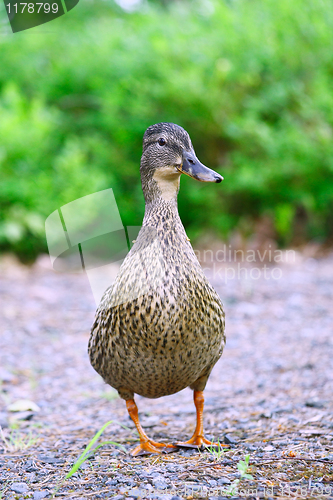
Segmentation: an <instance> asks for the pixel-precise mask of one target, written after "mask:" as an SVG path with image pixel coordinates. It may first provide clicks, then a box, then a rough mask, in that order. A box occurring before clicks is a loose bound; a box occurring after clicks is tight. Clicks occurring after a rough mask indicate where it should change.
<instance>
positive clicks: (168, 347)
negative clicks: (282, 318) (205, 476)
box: [88, 123, 225, 455]
mask: <svg viewBox="0 0 333 500" xmlns="http://www.w3.org/2000/svg"><path fill="white" fill-rule="evenodd" d="M140 172H141V181H142V190H143V194H144V197H145V202H146V210H145V216H144V220H143V224H142V228H141V230H140V232H139V235H138V237H137V239H136V241H135V242H134V245H133V247H132V248H131V250H130V252H129V253H128V255H127V257H126V259H125V260H124V262H123V264H122V266H121V268H120V270H119V273H118V276H117V278H116V280H115V282H114V284H113V285H112V286H111V287H109V288H108V289H107V290H106V291H105V293H104V295H103V297H102V300H101V303H100V305H99V307H98V309H97V312H96V317H95V322H94V325H93V327H92V331H91V336H90V341H89V348H88V350H89V355H90V360H91V364H92V366H93V367H94V368H95V370H96V371H97V372H98V373H99V374H100V375H101V376H102V377H103V379H104V380H105V382H106V383H108V384H110V385H111V386H112V387H114V388H115V389H117V391H118V393H119V395H120V397H122V398H123V399H125V400H126V405H127V409H128V412H129V415H130V417H131V418H132V420H133V422H134V423H135V425H136V428H137V430H138V432H139V435H140V445H139V446H137V447H136V448H135V449H134V450H133V452H132V455H139V454H143V453H161V452H167V451H172V449H174V448H175V447H174V446H173V445H167V444H164V443H156V442H154V441H152V440H151V439H149V438H148V436H147V435H146V434H145V432H144V430H143V429H142V427H141V424H140V422H139V417H138V409H137V406H136V404H135V402H134V393H136V394H140V395H141V396H144V397H147V398H159V397H161V396H166V395H169V394H174V393H176V392H178V391H181V390H182V389H184V388H185V387H188V386H189V387H190V388H191V389H193V390H194V404H195V406H196V411H197V425H196V429H195V432H194V434H193V437H192V438H191V439H190V440H189V441H187V442H186V443H179V445H182V446H186V445H187V446H191V447H192V446H195V447H196V446H198V447H201V446H202V445H203V444H211V443H210V441H208V440H207V439H205V437H204V435H203V418H202V413H203V406H204V397H203V390H204V388H205V386H206V383H207V380H208V377H209V375H210V372H211V370H212V368H213V366H214V365H215V363H216V362H217V361H218V359H219V358H220V357H221V354H222V350H223V347H224V344H225V335H224V312H223V306H222V303H221V301H220V298H219V296H218V294H217V293H216V292H215V290H214V289H213V288H212V287H211V285H210V284H209V282H208V281H207V279H206V277H205V275H204V273H203V271H202V269H201V267H200V264H199V262H198V260H197V258H196V255H195V253H194V251H193V249H192V246H191V244H190V242H189V239H188V238H187V236H186V233H185V230H184V227H183V225H182V222H181V220H180V217H179V214H178V209H177V194H178V190H179V180H180V176H181V174H182V173H184V174H186V175H189V176H190V177H193V178H194V179H197V180H199V181H202V182H221V181H222V179H223V177H221V176H220V175H219V174H218V173H216V172H214V171H213V170H211V169H209V168H207V167H205V166H204V165H203V164H202V163H200V161H199V160H198V158H197V157H196V155H195V152H194V149H193V146H192V143H191V140H190V137H189V135H188V133H187V132H186V131H185V130H184V129H183V128H182V127H179V126H178V125H175V124H173V123H158V124H156V125H152V126H151V127H149V128H148V129H147V130H146V132H145V134H144V137H143V154H142V158H141V167H140Z"/></svg>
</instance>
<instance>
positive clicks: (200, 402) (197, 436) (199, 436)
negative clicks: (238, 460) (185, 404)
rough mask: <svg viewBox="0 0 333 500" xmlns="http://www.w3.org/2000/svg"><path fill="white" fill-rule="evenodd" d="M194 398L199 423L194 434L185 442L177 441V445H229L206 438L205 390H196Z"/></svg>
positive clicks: (187, 446)
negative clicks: (204, 417) (204, 415)
mask: <svg viewBox="0 0 333 500" xmlns="http://www.w3.org/2000/svg"><path fill="white" fill-rule="evenodd" d="M193 399H194V404H195V408H196V410H197V425H196V428H195V431H194V434H193V436H192V437H191V439H189V440H188V441H185V442H184V443H176V445H177V446H183V447H186V448H201V447H202V446H203V445H208V446H214V447H215V446H218V447H223V446H227V445H225V444H221V443H213V442H211V441H209V440H208V439H206V438H205V436H204V432H203V409H204V403H205V398H204V394H203V391H194V393H193Z"/></svg>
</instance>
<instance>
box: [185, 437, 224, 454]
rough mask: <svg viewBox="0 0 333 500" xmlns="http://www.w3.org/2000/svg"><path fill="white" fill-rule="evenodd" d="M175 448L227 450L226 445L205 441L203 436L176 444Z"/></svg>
mask: <svg viewBox="0 0 333 500" xmlns="http://www.w3.org/2000/svg"><path fill="white" fill-rule="evenodd" d="M176 446H179V448H199V449H200V450H204V449H205V448H208V447H212V448H217V449H221V448H225V447H226V448H229V446H228V445H227V444H224V443H213V442H212V441H209V440H208V439H206V438H205V437H204V436H198V435H194V436H192V437H191V439H189V440H188V441H185V442H180V443H176Z"/></svg>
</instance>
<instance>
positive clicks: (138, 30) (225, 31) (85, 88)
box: [0, 0, 333, 260]
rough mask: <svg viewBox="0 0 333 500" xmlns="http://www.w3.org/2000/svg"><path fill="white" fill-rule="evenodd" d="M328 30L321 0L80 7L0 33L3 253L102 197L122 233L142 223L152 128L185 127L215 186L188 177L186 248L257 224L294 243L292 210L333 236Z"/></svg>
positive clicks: (39, 243)
mask: <svg viewBox="0 0 333 500" xmlns="http://www.w3.org/2000/svg"><path fill="white" fill-rule="evenodd" d="M163 3H165V2H163ZM1 14H2V15H3V16H4V14H5V12H4V9H3V8H2V11H1ZM1 26H2V29H3V27H4V23H2V25H1ZM332 33H333V9H332V6H331V3H330V0H294V1H293V2H290V0H280V1H279V2H276V1H275V0H251V1H250V0H197V1H195V0H193V1H190V2H186V1H183V2H174V3H170V4H167V5H164V6H163V5H161V4H159V3H158V2H151V3H149V2H148V3H145V4H143V6H142V7H141V8H140V9H139V10H137V11H135V12H125V11H123V10H122V9H121V8H120V7H119V6H118V5H116V4H114V3H113V2H112V1H111V0H109V1H108V2H106V1H104V2H103V1H101V2H97V1H88V0H86V1H85V2H80V3H79V5H78V6H77V7H76V8H75V9H73V10H72V11H71V12H70V13H69V14H67V15H66V16H63V17H61V18H58V19H57V20H55V21H52V23H49V24H46V25H44V26H43V27H42V28H34V29H32V30H28V31H26V32H21V33H17V34H15V35H8V36H2V37H0V46H1V49H0V50H1V64H0V175H1V182H0V248H1V249H2V250H6V249H12V250H14V251H16V252H17V253H18V254H19V255H20V256H21V257H22V258H24V259H26V260H29V259H32V258H34V257H35V256H36V255H37V254H38V252H40V251H45V249H46V241H45V234H44V221H45V218H46V217H47V216H48V215H49V214H50V213H51V212H52V211H54V210H55V209H57V208H58V207H60V206H61V205H63V204H65V203H68V202H70V201H72V200H74V199H76V198H78V197H81V196H85V195H87V194H90V193H92V192H95V191H98V190H101V189H106V188H109V187H112V188H113V189H114V192H115V196H116V199H117V201H118V205H119V209H120V213H121V216H122V219H123V223H124V224H125V225H136V224H140V223H141V221H142V217H143V212H144V203H143V196H142V193H141V186H140V178H139V161H140V155H141V142H142V135H143V132H144V130H145V129H146V127H147V126H149V125H151V124H152V123H156V122H160V121H172V122H175V123H178V124H179V125H182V126H183V127H184V128H185V129H187V130H188V132H189V133H190V135H191V138H192V142H193V144H194V146H195V149H196V152H197V154H198V157H199V158H200V159H201V161H202V162H203V163H205V164H207V165H208V166H210V167H211V168H214V169H217V170H218V171H219V172H220V173H222V175H223V176H224V177H225V181H224V183H222V184H220V185H216V186H212V185H205V184H201V183H197V182H195V181H194V180H192V179H189V178H182V182H181V184H182V187H181V194H180V197H179V208H180V213H181V216H182V219H183V222H184V224H185V226H186V228H187V230H188V234H189V235H190V236H191V237H192V238H193V237H197V236H199V235H200V234H201V233H202V232H203V231H207V230H211V231H214V232H215V233H216V235H219V236H222V237H224V238H225V237H227V236H228V235H229V234H230V232H231V231H232V230H233V228H235V227H236V226H238V227H241V229H242V231H243V232H244V233H245V234H250V233H251V231H252V230H253V224H254V221H256V220H257V219H258V218H259V217H260V216H262V215H265V216H269V217H271V218H272V220H273V221H274V225H275V230H276V235H277V239H278V241H279V243H280V244H282V245H288V244H292V243H293V242H294V241H293V238H294V233H295V224H296V222H297V217H298V214H302V221H303V222H302V223H303V226H304V227H303V237H304V238H317V239H321V240H323V239H327V238H329V237H331V236H332V233H333V215H332V214H333V141H332V125H333V92H332V78H333V57H332V53H333V47H332V45H333V44H332V41H333V37H332Z"/></svg>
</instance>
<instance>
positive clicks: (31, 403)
mask: <svg viewBox="0 0 333 500" xmlns="http://www.w3.org/2000/svg"><path fill="white" fill-rule="evenodd" d="M295 255H296V254H295ZM291 260H292V262H291V263H289V264H286V263H285V264H281V263H279V264H278V265H277V264H276V263H275V264H268V267H267V268H266V272H264V263H263V262H261V263H260V268H259V272H258V264H257V268H254V267H244V266H243V265H242V268H243V269H239V264H232V265H231V264H225V263H219V262H217V263H216V262H215V263H214V264H210V266H209V267H210V268H211V269H210V270H207V273H208V274H209V275H210V279H211V282H212V284H213V285H214V286H215V288H216V289H217V290H218V292H219V294H220V295H221V297H222V300H223V302H224V304H225V310H226V322H227V345H226V348H225V352H224V354H223V356H222V359H221V360H220V361H219V363H218V364H217V365H216V366H215V368H214V370H213V373H212V375H211V377H210V380H209V382H208V385H207V388H206V391H205V397H206V405H205V413H204V421H205V429H206V435H207V436H211V437H214V438H215V440H217V439H219V441H220V442H221V443H222V442H223V443H226V444H228V448H224V449H223V451H221V452H214V451H213V450H207V451H202V452H197V451H195V450H179V451H177V452H176V453H172V454H168V455H161V456H145V457H137V458H132V457H131V456H130V455H129V454H128V451H129V450H130V449H131V448H133V446H134V444H135V443H136V442H137V441H138V436H137V434H136V432H135V429H134V428H133V427H134V426H133V425H132V423H131V421H130V419H129V418H128V416H127V412H126V408H125V403H124V401H122V400H120V399H119V398H118V397H117V394H116V393H115V391H113V390H112V389H111V388H110V387H108V386H106V385H105V384H104V383H103V381H102V380H101V379H100V377H99V376H98V375H97V374H96V373H95V372H94V370H93V369H92V368H91V367H90V364H89V360H88V356H87V343H88V338H89V329H90V326H91V324H92V321H93V316H94V311H95V304H94V301H93V297H92V293H91V291H90V288H89V284H88V281H87V279H86V277H85V276H84V275H70V274H68V275H67V274H56V273H54V272H53V271H51V270H49V269H47V265H46V262H47V258H46V257H41V258H40V259H39V260H38V261H37V263H36V264H35V265H34V266H33V267H30V268H28V267H24V266H22V265H20V264H18V263H17V262H16V261H15V260H14V259H13V258H12V257H8V256H6V257H3V258H2V260H0V272H1V281H0V297H1V318H0V331H1V336H0V425H1V427H2V431H1V435H0V498H5V499H21V498H33V499H34V500H38V499H41V498H51V496H52V494H53V493H54V492H55V490H56V488H58V490H57V491H56V493H55V496H56V497H60V498H73V499H74V498H75V499H94V498H114V499H119V500H120V499H123V498H143V499H145V498H153V499H157V500H158V499H161V500H171V499H173V500H177V499H182V498H186V499H188V500H190V499H192V498H211V499H216V498H230V497H232V498H253V499H255V498H267V499H269V498H274V499H275V498H280V499H282V498H307V499H311V498H325V499H333V413H332V407H333V402H332V389H333V377H332V374H333V335H332V326H333V307H332V306H333V300H332V299H333V254H331V255H329V256H327V257H326V258H323V259H320V260H316V259H313V258H305V257H301V256H299V255H296V258H294V259H291ZM217 264H218V265H217ZM205 267H207V265H205ZM274 269H277V270H276V271H274V273H275V274H272V273H273V270H274ZM246 274H247V276H246ZM136 399H137V404H138V406H139V411H140V417H141V420H142V424H143V426H144V427H145V428H146V429H147V432H148V434H149V435H150V436H151V437H153V438H154V439H155V440H160V441H161V440H165V441H167V442H175V441H178V440H185V439H186V438H189V437H190V436H191V433H192V432H193V429H194V425H195V411H194V406H193V403H192V391H190V390H189V389H186V390H184V391H182V392H181V393H178V394H175V395H173V396H168V397H165V398H161V399H158V400H148V399H144V398H141V397H137V398H136ZM110 420H111V421H112V423H111V424H110V425H109V426H108V427H107V428H106V430H105V431H104V433H103V435H102V436H101V438H100V439H99V441H98V443H101V442H105V441H107V442H109V443H107V444H105V445H104V446H102V447H100V448H99V449H97V450H96V451H95V453H94V454H93V455H92V456H90V457H89V459H88V460H86V461H85V462H84V464H83V465H82V467H81V468H80V469H79V471H78V472H77V473H76V474H75V475H74V476H72V477H71V478H69V479H66V480H65V476H66V474H67V473H68V472H69V470H70V469H71V466H72V465H73V463H74V462H75V461H76V459H77V458H78V456H79V455H80V454H81V453H82V452H83V450H84V449H85V447H86V445H87V444H88V443H89V441H90V440H91V439H92V437H93V436H94V434H95V433H96V432H97V431H98V430H99V429H100V428H101V427H102V425H103V424H105V423H106V422H108V421H110ZM123 426H125V428H124V427H123ZM110 441H111V442H114V443H117V445H116V444H111V443H110ZM119 444H120V445H122V448H120V447H119V446H118V445H119ZM124 450H125V451H124ZM246 456H249V467H247V466H246V465H244V464H243V468H242V461H243V462H244V461H245V457H246ZM246 470H247V474H249V475H250V477H245V476H244V473H245V472H246Z"/></svg>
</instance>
